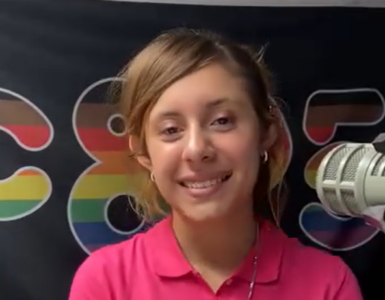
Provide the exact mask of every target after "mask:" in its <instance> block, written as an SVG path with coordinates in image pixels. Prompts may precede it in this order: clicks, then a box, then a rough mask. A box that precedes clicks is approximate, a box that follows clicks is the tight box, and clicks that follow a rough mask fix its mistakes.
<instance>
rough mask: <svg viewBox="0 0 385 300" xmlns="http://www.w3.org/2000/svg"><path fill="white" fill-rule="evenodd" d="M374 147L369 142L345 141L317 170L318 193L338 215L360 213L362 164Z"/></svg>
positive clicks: (325, 203)
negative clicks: (356, 188) (358, 194)
mask: <svg viewBox="0 0 385 300" xmlns="http://www.w3.org/2000/svg"><path fill="white" fill-rule="evenodd" d="M371 150H372V148H371V147H370V146H367V144H354V143H349V144H343V145H340V146H338V147H336V148H335V149H333V150H332V151H331V152H330V153H329V154H328V155H326V156H325V157H324V159H323V161H322V162H321V165H320V168H319V169H318V171H317V194H318V197H319V198H320V200H321V202H322V203H323V204H324V205H325V206H326V207H327V208H328V209H329V210H330V211H332V212H333V213H334V214H337V215H350V216H355V215H358V214H359V213H360V207H359V204H358V203H357V201H356V199H355V191H354V185H355V181H356V177H357V171H358V169H359V164H360V162H361V161H362V159H363V157H364V156H365V154H366V153H367V152H368V151H371Z"/></svg>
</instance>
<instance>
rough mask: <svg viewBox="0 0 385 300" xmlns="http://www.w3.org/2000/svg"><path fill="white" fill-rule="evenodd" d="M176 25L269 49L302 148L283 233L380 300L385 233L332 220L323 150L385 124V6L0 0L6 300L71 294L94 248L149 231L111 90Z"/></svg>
mask: <svg viewBox="0 0 385 300" xmlns="http://www.w3.org/2000/svg"><path fill="white" fill-rule="evenodd" d="M176 26H188V27H195V28H209V29H214V30H217V31H219V32H223V33H226V34H228V35H230V36H232V37H234V38H236V39H238V40H239V41H241V42H247V43H253V44H256V45H264V44H268V47H267V52H266V60H267V62H268V64H269V65H270V66H271V68H272V70H273V72H274V73H275V75H276V80H277V87H278V92H279V96H280V97H281V98H283V99H284V100H285V102H286V103H287V104H288V106H287V108H285V115H286V118H287V124H288V128H289V129H290V132H291V138H290V139H289V141H291V143H288V146H289V147H288V148H289V150H290V149H292V150H293V152H292V155H291V164H290V168H289V170H288V173H287V179H288V183H289V186H290V188H291V194H290V202H289V206H288V208H287V210H286V213H285V216H284V220H283V227H284V229H285V231H286V232H287V233H288V234H289V235H291V236H296V237H299V238H300V239H301V240H302V241H303V242H304V243H307V244H310V245H313V246H315V247H320V248H323V249H326V250H329V251H332V252H334V253H337V254H339V255H341V256H342V257H343V258H344V259H345V261H346V262H347V263H348V264H349V265H350V266H351V268H352V269H353V271H354V272H355V274H356V275H357V277H358V279H359V281H360V284H361V286H362V289H363V292H364V294H365V299H373V300H374V299H382V298H383V297H384V295H383V294H382V291H381V286H382V285H383V283H384V282H385V275H384V273H383V272H381V271H382V270H383V269H384V266H385V257H383V255H382V253H383V252H382V251H383V250H384V249H385V238H384V235H383V233H378V232H376V231H375V230H374V229H372V228H370V227H368V226H366V225H365V224H363V222H362V221H360V220H339V219H335V218H333V217H331V216H329V215H328V214H326V213H325V212H324V211H323V210H322V208H321V207H320V206H319V204H318V203H317V199H316V196H315V192H314V190H313V189H312V183H313V182H314V170H315V168H316V166H317V163H318V162H319V159H320V157H321V156H322V155H323V154H322V153H323V152H322V151H321V149H324V147H328V145H329V146H330V145H333V143H335V142H340V141H343V140H353V141H361V142H367V141H371V140H372V139H373V138H374V137H375V135H376V133H378V132H379V131H380V130H381V129H382V127H384V124H385V121H383V116H384V99H383V96H382V95H383V94H384V93H385V85H384V75H383V70H384V69H385V59H384V53H385V44H384V42H383V40H382V31H383V29H384V27H385V10H383V9H379V8H371V9H365V8H330V7H329V8H325V7H324V8H319V7H318V8H314V7H313V8H298V7H297V8H294V7H292V8H289V7H274V8H266V7H265V8H262V7H211V6H187V5H162V4H143V3H142V4H138V3H119V2H101V1H84V0H77V1H72V0H65V1H59V0H56V1H53V0H45V1H42V0H24V1H22V0H0V129H1V131H0V160H1V162H0V179H1V181H0V299H1V300H19V299H20V300H52V299H55V300H60V299H63V300H64V299H66V298H67V295H68V291H69V286H70V282H71V279H72V276H73V274H74V272H75V270H76V269H77V267H78V266H79V264H80V263H81V262H82V261H83V260H84V259H85V257H86V256H87V255H88V253H90V252H92V251H93V250H94V249H97V248H99V247H101V246H103V245H106V244H109V243H114V242H117V241H119V240H122V239H124V238H127V236H128V238H129V236H130V235H131V234H134V233H135V232H136V231H138V230H142V229H143V228H141V227H140V226H139V224H138V222H137V220H136V219H135V217H134V216H133V215H132V212H131V211H130V210H129V209H128V205H127V198H124V197H122V196H119V195H121V194H124V193H125V192H126V191H127V189H128V190H129V193H130V195H133V196H134V195H135V191H136V189H137V184H138V180H140V174H138V172H137V169H135V164H133V163H132V162H127V161H124V157H125V155H124V146H125V144H124V137H123V134H124V132H122V128H121V126H119V125H120V123H119V116H118V115H115V114H114V113H115V112H114V111H113V110H109V109H108V107H106V106H105V102H106V97H105V91H106V88H107V86H108V83H109V82H111V80H112V77H114V76H115V74H117V72H118V71H119V69H120V68H121V67H122V66H123V64H124V63H125V62H126V61H127V60H128V58H129V57H130V56H131V55H132V53H133V51H136V50H137V49H138V47H140V46H142V45H143V44H144V43H145V42H147V41H149V40H150V39H151V38H153V37H154V36H155V35H157V34H158V33H159V32H160V31H161V30H164V29H167V28H172V27H176ZM338 123H344V124H345V125H344V126H337V124H338ZM319 151H321V152H319ZM288 153H289V157H290V151H289V152H288ZM96 161H99V162H98V163H95V162H96ZM127 174H128V175H127ZM127 179H128V180H127ZM138 226H139V227H138ZM122 233H125V234H126V235H122ZM309 267H311V266H309ZM375 273H378V274H375Z"/></svg>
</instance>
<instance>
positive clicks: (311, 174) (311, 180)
mask: <svg viewBox="0 0 385 300" xmlns="http://www.w3.org/2000/svg"><path fill="white" fill-rule="evenodd" d="M316 175H317V171H316V170H314V171H313V170H311V171H307V172H305V181H306V183H307V184H308V185H309V186H310V187H311V188H313V189H314V188H315V178H316Z"/></svg>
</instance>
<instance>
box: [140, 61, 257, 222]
mask: <svg viewBox="0 0 385 300" xmlns="http://www.w3.org/2000/svg"><path fill="white" fill-rule="evenodd" d="M259 127H260V124H259V121H258V117H257V115H256V113H255V110H254V108H253V105H252V99H250V96H249V94H248V93H247V90H246V88H245V83H244V81H243V80H242V78H240V77H236V76H234V75H233V74H231V73H230V72H228V71H227V70H226V69H225V68H224V67H222V66H221V65H219V64H212V65H209V66H207V67H204V68H203V69H200V70H198V71H196V72H194V73H192V74H190V75H188V76H185V77H184V78H182V79H180V80H178V81H176V82H175V83H173V84H172V85H171V86H170V87H169V88H167V89H166V90H165V91H164V93H163V94H162V95H161V97H160V98H159V99H158V101H157V102H156V104H155V105H154V107H153V108H152V110H151V112H150V114H149V118H148V122H147V127H146V145H147V150H148V159H145V158H141V159H139V161H140V162H141V163H142V164H143V165H144V166H145V167H146V168H148V169H149V170H150V172H152V173H153V175H154V177H155V182H156V185H157V188H158V189H159V191H160V193H161V195H162V196H163V198H164V199H165V200H166V202H167V203H168V204H169V205H170V207H171V208H172V210H173V212H174V213H179V214H181V215H183V216H185V217H188V218H189V219H193V220H195V221H203V220H207V219H213V218H220V217H224V216H227V215H229V214H231V213H233V212H235V211H237V210H239V209H244V208H247V209H250V210H252V191H253V187H254V185H255V182H256V180H257V174H258V170H259V163H260V156H261V155H262V154H263V152H264V150H265V147H264V145H263V144H261V140H262V139H261V136H260V134H259V132H260V130H259Z"/></svg>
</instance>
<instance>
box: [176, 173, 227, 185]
mask: <svg viewBox="0 0 385 300" xmlns="http://www.w3.org/2000/svg"><path fill="white" fill-rule="evenodd" d="M232 174H233V173H232V172H231V171H227V172H217V173H211V174H205V175H191V176H185V177H182V178H180V179H179V180H178V182H179V183H182V182H186V181H187V182H203V181H208V180H214V179H216V178H221V177H224V176H231V175H232Z"/></svg>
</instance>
